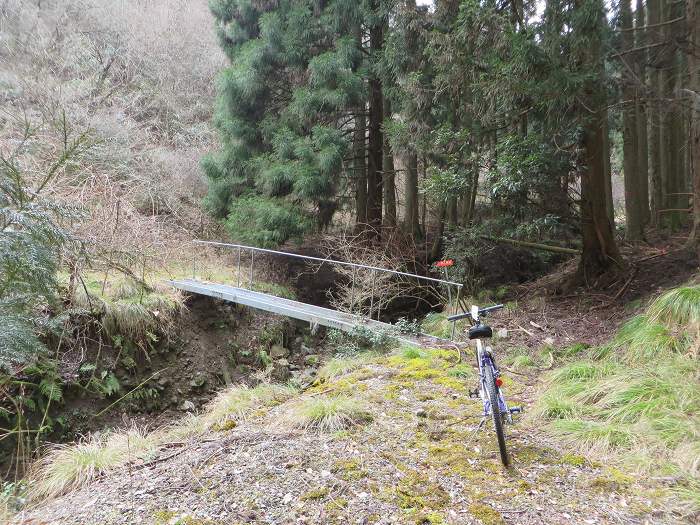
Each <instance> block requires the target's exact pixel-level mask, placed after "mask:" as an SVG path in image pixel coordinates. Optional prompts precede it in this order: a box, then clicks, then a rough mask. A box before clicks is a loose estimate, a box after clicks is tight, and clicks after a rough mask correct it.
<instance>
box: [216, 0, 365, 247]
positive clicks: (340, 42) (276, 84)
mask: <svg viewBox="0 0 700 525" xmlns="http://www.w3.org/2000/svg"><path fill="white" fill-rule="evenodd" d="M212 13H213V14H214V16H215V18H216V21H217V27H218V31H219V36H220V40H221V43H222V47H223V48H224V50H225V52H226V54H227V56H228V57H229V59H230V61H231V65H230V66H229V68H228V69H226V70H225V71H224V72H223V73H222V74H221V77H220V79H219V84H220V86H219V88H220V98H219V108H218V112H217V116H216V125H217V127H218V128H219V130H220V131H221V137H222V148H221V150H220V151H219V152H217V153H216V154H214V155H211V156H209V157H208V158H206V159H205V160H204V163H203V166H204V170H205V172H206V173H207V176H208V177H209V179H210V181H211V183H210V187H209V196H208V198H207V203H208V206H209V208H210V209H211V211H212V212H213V213H214V214H215V215H216V216H218V217H220V218H225V219H226V222H225V224H226V227H227V229H228V231H229V232H230V233H231V235H232V236H233V237H234V238H236V239H239V240H243V241H246V242H253V243H256V244H261V245H267V246H271V245H275V244H280V243H282V242H284V241H286V240H287V239H290V238H294V237H299V236H300V235H301V234H302V233H304V232H305V231H308V230H309V229H310V228H311V227H312V226H313V224H314V222H313V221H312V220H311V217H313V216H314V215H315V216H316V217H317V220H316V224H317V225H319V226H324V225H326V224H327V223H328V221H329V220H330V217H331V216H332V214H333V212H334V210H335V208H336V204H335V199H336V196H337V195H338V193H339V192H341V191H343V182H342V179H341V174H342V173H343V169H344V160H345V159H346V156H347V154H348V151H349V137H348V128H347V122H346V121H347V120H348V117H347V112H348V111H349V109H350V108H352V107H355V106H357V105H358V104H359V103H360V100H361V99H362V96H363V92H364V85H363V81H362V76H361V74H360V72H358V71H357V70H356V68H355V64H356V63H357V62H358V61H359V60H360V57H359V53H360V50H359V49H358V48H357V46H356V44H355V41H354V39H353V38H352V35H350V34H349V33H348V30H349V28H350V26H351V24H352V22H353V20H355V19H356V18H357V17H358V16H359V15H358V13H357V6H356V5H354V4H353V3H349V2H342V1H340V2H331V3H328V4H326V5H325V6H324V7H323V9H320V8H319V4H318V3H317V2H313V1H305V2H290V1H286V2H285V1H283V2H278V3H276V4H274V7H269V8H266V7H265V5H264V4H263V5H262V6H261V5H259V4H255V3H250V2H247V1H243V0H241V1H218V2H213V3H212Z"/></svg>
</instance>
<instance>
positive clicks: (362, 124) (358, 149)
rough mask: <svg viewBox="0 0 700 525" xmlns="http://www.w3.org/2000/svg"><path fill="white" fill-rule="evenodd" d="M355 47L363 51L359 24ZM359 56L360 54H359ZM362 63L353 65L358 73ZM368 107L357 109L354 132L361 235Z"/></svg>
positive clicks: (357, 225) (364, 213) (357, 216)
mask: <svg viewBox="0 0 700 525" xmlns="http://www.w3.org/2000/svg"><path fill="white" fill-rule="evenodd" d="M354 38H355V45H356V46H357V49H359V50H361V49H362V27H361V26H360V25H359V24H358V25H356V26H355V29H354ZM358 54H359V53H358ZM360 65H361V61H360V60H357V61H356V62H355V64H353V71H357V69H358V68H359V67H360ZM366 112H367V105H366V104H365V103H363V104H361V105H360V106H358V107H357V109H356V113H355V129H354V131H353V178H354V180H355V231H356V232H357V233H359V232H360V231H362V230H363V229H364V228H365V227H366V226H367V142H366V141H367V117H366V116H365V114H366Z"/></svg>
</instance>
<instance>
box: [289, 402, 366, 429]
mask: <svg viewBox="0 0 700 525" xmlns="http://www.w3.org/2000/svg"><path fill="white" fill-rule="evenodd" d="M286 408H287V410H286V411H285V412H284V414H283V416H282V420H283V422H284V424H286V425H288V426H290V427H292V428H301V429H304V430H317V431H320V432H337V431H339V430H345V429H347V428H350V427H352V426H353V425H355V424H358V423H363V422H367V421H371V420H372V415H371V413H370V411H369V409H368V407H367V405H366V404H365V403H363V402H362V401H360V400H359V399H355V398H351V397H346V396H318V397H308V398H305V399H300V400H298V401H297V402H296V403H293V404H291V405H289V406H288V407H286Z"/></svg>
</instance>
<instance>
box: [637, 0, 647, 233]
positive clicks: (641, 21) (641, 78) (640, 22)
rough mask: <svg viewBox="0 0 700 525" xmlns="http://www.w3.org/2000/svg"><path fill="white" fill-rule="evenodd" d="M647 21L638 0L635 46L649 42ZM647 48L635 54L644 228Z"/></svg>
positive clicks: (638, 168)
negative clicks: (645, 27)
mask: <svg viewBox="0 0 700 525" xmlns="http://www.w3.org/2000/svg"><path fill="white" fill-rule="evenodd" d="M645 23H646V16H645V7H644V1H643V0H637V8H636V13H635V27H636V28H637V30H636V31H635V36H636V41H635V47H637V48H642V47H644V46H645V45H646V43H647V38H646V30H645V29H642V28H643V27H644V26H645ZM647 55H648V53H647V50H644V49H643V50H641V51H639V53H638V54H637V55H636V56H635V66H636V74H637V82H638V84H637V107H636V115H635V119H636V122H637V171H638V176H637V179H638V181H639V205H640V214H641V219H642V228H644V226H646V225H647V224H649V219H650V212H649V138H648V135H647V109H646V102H645V97H644V92H645V87H646V82H647V80H646V77H647V66H646V63H647V60H648V56H647Z"/></svg>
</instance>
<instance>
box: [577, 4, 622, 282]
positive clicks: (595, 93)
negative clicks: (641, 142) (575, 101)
mask: <svg viewBox="0 0 700 525" xmlns="http://www.w3.org/2000/svg"><path fill="white" fill-rule="evenodd" d="M584 3H585V0H576V4H575V5H576V8H577V9H587V8H588V7H589V6H584V5H583V4H584ZM597 9H598V11H599V14H598V16H597V17H595V19H593V18H585V19H583V21H582V22H580V25H579V26H578V27H574V28H572V29H573V31H575V32H576V33H578V35H577V36H578V37H579V38H581V39H586V40H587V41H588V45H587V46H582V48H581V51H580V56H579V57H578V59H579V60H578V63H579V67H581V69H582V70H583V71H589V72H594V73H595V75H591V76H590V77H589V79H588V80H587V81H586V83H585V86H584V88H583V92H582V93H581V97H582V104H581V107H580V109H579V111H580V112H581V114H582V124H583V137H582V144H581V145H582V147H583V158H582V159H581V160H582V161H583V162H582V165H581V167H580V174H581V230H582V235H583V251H582V253H581V260H580V263H579V270H578V275H577V277H578V278H579V279H583V280H584V282H587V281H588V279H589V278H594V277H597V276H598V275H600V274H602V273H605V272H606V271H608V270H610V269H611V267H613V266H619V267H623V260H622V257H621V255H620V252H619V250H618V247H617V243H616V242H615V237H614V234H613V226H612V224H611V223H610V221H609V219H608V213H607V210H606V202H605V160H604V152H605V140H604V137H603V131H604V129H605V126H604V123H603V121H602V117H603V114H604V113H603V111H602V108H603V107H605V105H606V100H605V91H604V89H605V88H604V80H603V62H602V55H601V46H602V41H601V40H602V38H601V33H602V26H603V24H604V16H605V15H604V10H603V5H602V2H599V4H598V7H597Z"/></svg>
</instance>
